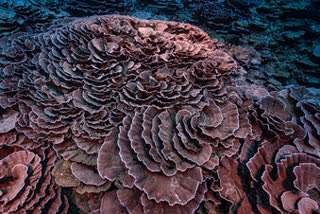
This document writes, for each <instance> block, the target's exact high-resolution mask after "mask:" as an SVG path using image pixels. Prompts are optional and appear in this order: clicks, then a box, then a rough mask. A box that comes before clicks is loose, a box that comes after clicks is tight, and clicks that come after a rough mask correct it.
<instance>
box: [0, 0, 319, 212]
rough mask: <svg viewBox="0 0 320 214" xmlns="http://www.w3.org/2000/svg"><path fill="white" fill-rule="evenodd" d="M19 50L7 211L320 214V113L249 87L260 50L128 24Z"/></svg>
mask: <svg viewBox="0 0 320 214" xmlns="http://www.w3.org/2000/svg"><path fill="white" fill-rule="evenodd" d="M161 2H162V3H161ZM161 2H160V3H161V4H160V6H159V7H162V5H166V4H165V2H167V1H161ZM170 2H171V1H170ZM175 2H178V1H175ZM232 2H233V3H234V4H236V1H227V2H226V4H227V3H228V4H230V5H231V3H232ZM237 2H238V1H237ZM239 2H240V1H239ZM157 4H159V3H157ZM234 4H233V5H234ZM238 5H241V4H240V3H239V4H238ZM239 7H240V6H239ZM8 42H9V44H7V45H6V47H5V48H3V49H2V51H1V53H0V107H1V109H0V110H1V111H0V112H1V114H0V148H1V151H0V187H1V188H0V189H1V191H0V206H1V210H0V213H16V212H20V211H21V212H27V211H31V210H38V211H39V212H41V211H42V212H49V213H105V214H109V213H184V214H185V213H186V214H187V213H196V212H197V213H210V212H217V213H244V212H251V213H258V212H260V213H285V212H296V213H297V212H300V213H311V212H319V211H320V208H319V204H320V201H319V192H320V190H319V180H320V178H319V175H320V174H319V171H320V159H319V155H320V154H319V147H320V141H319V139H320V125H319V124H320V101H319V100H318V99H317V98H316V97H313V96H312V95H310V93H309V91H308V90H307V89H305V88H303V87H292V86H291V87H287V88H283V89H281V90H280V89H277V88H275V87H265V86H264V85H263V84H259V82H258V83H251V82H249V81H248V78H247V77H246V76H245V74H246V70H245V69H244V68H243V67H242V66H241V65H243V66H244V67H246V68H256V67H257V66H259V65H260V64H261V60H262V59H261V56H260V55H259V53H257V52H256V50H255V49H254V48H252V47H248V46H242V47H235V46H231V45H224V44H222V43H221V42H218V40H217V39H211V38H210V37H209V35H208V34H206V33H205V32H204V31H202V30H200V29H199V28H197V27H195V26H192V25H189V24H183V23H179V22H172V21H156V20H144V19H138V18H134V17H129V16H121V15H110V16H93V17H86V18H79V19H71V20H68V19H65V20H61V21H56V22H55V24H52V25H51V27H50V29H46V30H44V31H43V32H40V33H33V34H13V35H12V36H11V38H10V40H8Z"/></svg>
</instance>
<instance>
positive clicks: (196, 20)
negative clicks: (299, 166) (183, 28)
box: [0, 0, 320, 94]
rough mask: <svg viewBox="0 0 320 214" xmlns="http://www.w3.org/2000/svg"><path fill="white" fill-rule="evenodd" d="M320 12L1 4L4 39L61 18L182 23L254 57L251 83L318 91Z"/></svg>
mask: <svg viewBox="0 0 320 214" xmlns="http://www.w3.org/2000/svg"><path fill="white" fill-rule="evenodd" d="M319 11H320V1H319V0H297V1H285V0H275V1H268V0H261V1H256V0H215V1H207V0H90V1H86V0H67V1H61V0H44V1H39V0H0V12H1V16H0V38H1V37H3V36H6V35H8V34H10V35H11V34H12V33H13V32H28V33H38V32H43V31H44V30H47V29H48V28H50V26H51V25H52V24H53V23H55V22H57V19H59V18H61V17H85V16H90V15H106V14H123V15H131V16H135V17H137V18H143V19H161V20H171V21H178V22H184V23H190V24H195V25H197V26H199V27H201V28H202V29H205V31H206V32H208V34H209V35H210V36H211V37H212V38H218V39H219V40H221V41H223V42H224V43H225V44H226V43H230V44H236V45H240V46H241V47H242V49H241V50H240V49H239V50H240V51H241V52H244V53H243V54H246V53H248V52H250V53H251V54H255V56H256V57H258V58H260V60H259V61H254V63H250V65H249V66H247V65H244V64H242V66H247V67H246V69H247V71H248V72H249V74H250V75H249V76H250V78H251V79H254V80H257V79H258V80H260V81H261V82H263V83H264V84H265V85H267V84H273V85H277V86H282V85H289V84H293V85H296V86H297V85H302V86H307V87H314V88H317V89H319V84H320V78H319V72H318V68H319V66H320V40H319V38H320V36H319V35H320V31H319V29H320V22H319V20H320V17H319V14H320V13H319ZM5 38H6V37H5ZM5 38H2V39H0V47H1V46H2V45H5V44H6V42H5V41H3V40H5ZM2 43H4V44H2ZM317 93H318V94H319V93H320V92H319V91H318V92H317Z"/></svg>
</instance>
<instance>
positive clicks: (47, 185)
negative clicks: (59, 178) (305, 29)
mask: <svg viewBox="0 0 320 214" xmlns="http://www.w3.org/2000/svg"><path fill="white" fill-rule="evenodd" d="M17 149H19V148H17ZM55 160H56V157H55V155H54V152H53V151H52V149H48V150H45V149H43V150H35V151H33V152H32V151H26V150H19V151H16V152H13V153H11V154H10V153H9V154H7V156H5V157H3V158H2V159H1V160H0V189H1V192H0V213H19V212H27V211H31V210H33V211H35V212H39V213H40V212H44V210H46V211H45V212H51V213H58V212H61V213H67V210H68V207H69V203H68V201H67V198H66V197H63V195H61V188H60V187H58V186H57V185H56V184H55V182H54V181H53V179H52V177H51V175H50V173H49V172H50V170H51V169H52V167H53V165H54V163H55Z"/></svg>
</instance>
